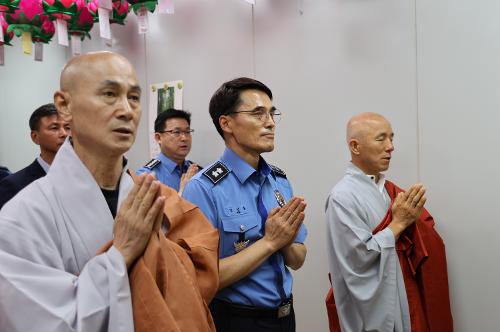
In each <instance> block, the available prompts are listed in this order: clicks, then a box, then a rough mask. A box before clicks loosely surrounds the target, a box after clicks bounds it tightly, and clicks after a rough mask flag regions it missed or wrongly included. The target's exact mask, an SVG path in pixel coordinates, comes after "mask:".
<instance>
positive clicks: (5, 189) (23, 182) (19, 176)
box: [0, 104, 70, 209]
mask: <svg viewBox="0 0 500 332" xmlns="http://www.w3.org/2000/svg"><path fill="white" fill-rule="evenodd" d="M29 125H30V129H31V140H32V141H33V143H35V144H36V145H39V146H40V155H39V156H38V157H37V158H36V159H35V161H34V162H33V163H31V165H29V166H27V167H25V168H23V169H22V170H20V171H18V172H16V173H14V174H11V175H9V176H7V177H5V178H3V179H2V180H1V181H0V209H1V208H2V206H3V205H4V204H5V203H7V201H9V200H10V199H11V198H12V197H14V196H15V195H16V194H17V193H18V192H19V191H21V189H23V188H24V187H26V186H27V185H28V184H30V183H31V182H33V181H35V180H36V179H38V178H41V177H42V176H45V174H47V171H48V170H49V167H50V164H52V161H53V160H54V157H55V155H56V153H57V150H59V147H60V146H61V145H62V144H63V143H64V140H65V139H66V137H67V136H68V135H69V134H70V129H69V124H68V123H67V122H65V121H64V120H63V119H62V118H61V117H60V116H59V115H58V113H57V110H56V108H55V107H54V104H46V105H43V106H40V107H39V108H37V109H36V110H35V111H34V112H33V114H31V117H30V120H29Z"/></svg>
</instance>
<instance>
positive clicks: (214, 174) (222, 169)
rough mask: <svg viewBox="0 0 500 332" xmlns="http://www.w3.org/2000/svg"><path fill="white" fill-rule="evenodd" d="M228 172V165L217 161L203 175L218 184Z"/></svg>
mask: <svg viewBox="0 0 500 332" xmlns="http://www.w3.org/2000/svg"><path fill="white" fill-rule="evenodd" d="M228 174H229V170H228V169H227V167H226V165H224V164H223V163H221V162H220V161H218V162H216V163H215V164H213V165H212V167H210V168H209V169H207V170H206V171H205V172H203V175H205V176H206V177H207V178H209V179H210V181H212V183H213V184H217V183H218V182H219V181H220V180H222V179H223V178H224V177H225V176H226V175H228Z"/></svg>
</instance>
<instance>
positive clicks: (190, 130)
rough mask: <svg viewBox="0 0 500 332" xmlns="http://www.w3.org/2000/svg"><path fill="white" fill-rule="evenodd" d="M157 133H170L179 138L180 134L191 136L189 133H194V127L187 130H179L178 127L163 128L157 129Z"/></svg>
mask: <svg viewBox="0 0 500 332" xmlns="http://www.w3.org/2000/svg"><path fill="white" fill-rule="evenodd" d="M159 133H160V134H163V133H168V134H170V135H172V136H173V137H175V138H179V137H181V136H182V135H184V136H186V137H191V135H192V134H193V133H194V129H189V130H179V129H172V130H163V131H159Z"/></svg>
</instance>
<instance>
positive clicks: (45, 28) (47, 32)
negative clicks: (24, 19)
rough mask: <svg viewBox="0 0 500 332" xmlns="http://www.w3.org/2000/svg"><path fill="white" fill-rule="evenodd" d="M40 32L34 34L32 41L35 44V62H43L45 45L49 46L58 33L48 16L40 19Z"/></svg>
mask: <svg viewBox="0 0 500 332" xmlns="http://www.w3.org/2000/svg"><path fill="white" fill-rule="evenodd" d="M40 20H41V23H42V24H41V25H40V31H37V32H33V34H32V35H31V40H32V41H33V43H34V44H35V61H43V44H48V43H49V42H50V40H51V39H52V37H53V36H54V34H55V32H56V28H55V26H54V22H52V21H51V20H50V19H49V17H48V16H46V15H42V16H41V17H40Z"/></svg>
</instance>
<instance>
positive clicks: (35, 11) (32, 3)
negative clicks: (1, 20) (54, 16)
mask: <svg viewBox="0 0 500 332" xmlns="http://www.w3.org/2000/svg"><path fill="white" fill-rule="evenodd" d="M42 14H43V10H42V6H41V3H40V0H21V1H20V2H19V6H18V9H16V10H15V11H14V13H7V14H6V16H5V20H6V21H7V23H8V24H9V27H8V29H7V31H8V32H14V34H15V35H16V36H17V37H21V39H22V47H23V52H24V54H31V53H32V52H31V50H32V43H31V34H32V33H38V32H39V31H40V26H41V25H42V20H41V16H42Z"/></svg>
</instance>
